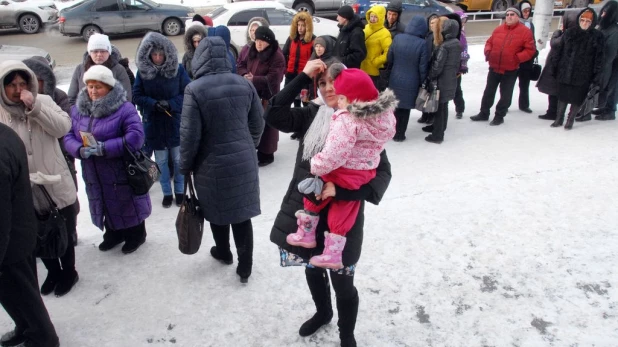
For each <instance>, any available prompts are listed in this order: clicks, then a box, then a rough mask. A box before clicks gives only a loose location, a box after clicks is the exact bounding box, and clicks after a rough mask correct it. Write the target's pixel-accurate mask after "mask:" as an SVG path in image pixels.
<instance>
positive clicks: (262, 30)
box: [255, 26, 279, 45]
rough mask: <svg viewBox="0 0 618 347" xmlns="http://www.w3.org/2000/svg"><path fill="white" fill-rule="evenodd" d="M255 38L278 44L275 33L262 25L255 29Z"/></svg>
mask: <svg viewBox="0 0 618 347" xmlns="http://www.w3.org/2000/svg"><path fill="white" fill-rule="evenodd" d="M255 39H256V40H262V41H266V42H268V43H269V44H270V45H278V44H279V42H277V38H276V37H275V33H273V31H272V30H270V29H269V28H267V27H264V26H261V27H259V28H257V29H256V30H255Z"/></svg>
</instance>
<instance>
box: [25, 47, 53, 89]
mask: <svg viewBox="0 0 618 347" xmlns="http://www.w3.org/2000/svg"><path fill="white" fill-rule="evenodd" d="M23 63H24V64H26V66H27V67H28V68H29V69H30V70H32V72H34V74H35V75H36V76H37V79H39V80H42V81H43V90H40V91H39V92H41V93H43V94H45V95H49V96H53V95H54V91H55V90H56V75H54V71H52V69H51V67H50V66H49V62H47V59H45V58H43V57H39V56H36V57H31V58H28V59H24V61H23Z"/></svg>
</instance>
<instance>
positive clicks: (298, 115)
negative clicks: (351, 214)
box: [265, 60, 391, 346]
mask: <svg viewBox="0 0 618 347" xmlns="http://www.w3.org/2000/svg"><path fill="white" fill-rule="evenodd" d="M323 67H325V64H324V63H322V62H321V61H319V60H311V61H309V62H307V65H306V66H305V69H304V70H303V72H302V73H300V74H299V75H298V76H297V77H296V78H294V79H293V80H292V81H291V82H290V83H288V84H287V85H286V86H285V87H284V88H283V90H281V91H280V92H279V93H277V94H276V95H275V96H274V97H273V98H271V99H270V101H269V105H268V107H267V109H266V114H265V119H266V122H267V123H268V124H269V125H270V126H272V127H273V128H275V129H278V130H279V131H283V132H287V133H290V132H298V133H300V135H301V137H300V138H301V141H300V144H299V147H298V152H297V154H296V163H295V166H294V173H293V176H292V180H291V181H290V185H289V187H288V190H287V192H286V194H285V196H284V197H283V201H282V203H281V210H280V211H279V213H278V214H277V217H276V219H275V224H274V226H273V228H272V231H271V232H270V240H271V241H272V242H273V243H275V244H277V246H279V249H280V252H281V265H282V266H290V265H301V264H307V263H308V260H309V258H311V256H313V255H318V254H322V252H323V250H324V231H326V230H327V229H328V226H327V222H326V221H327V220H328V208H327V209H324V210H322V212H321V213H320V221H319V223H318V226H317V229H316V241H317V247H316V248H303V247H297V246H290V245H289V244H288V243H287V241H286V237H287V235H288V234H291V233H294V232H296V228H297V225H296V221H297V219H296V217H295V215H294V214H295V213H296V211H298V210H301V209H302V208H303V195H302V194H301V193H300V192H299V191H298V188H297V186H298V183H299V182H300V181H302V180H303V179H305V178H307V177H308V176H310V172H309V171H310V170H309V161H308V160H303V154H305V157H307V155H308V153H305V152H306V151H307V152H312V150H313V151H315V149H316V148H318V150H319V143H320V139H322V140H323V139H325V138H326V137H325V135H326V134H327V133H328V125H329V123H328V121H327V120H328V119H330V117H331V116H332V114H333V107H337V96H336V94H335V91H334V88H333V78H332V76H329V75H328V74H327V73H325V72H324V73H319V72H318V71H320V70H321V69H322V68H323ZM312 78H315V79H316V80H317V81H318V82H317V84H318V87H319V91H320V94H321V95H322V97H321V98H318V99H315V100H313V101H312V102H310V103H309V105H308V106H306V107H295V108H292V107H291V105H292V102H293V101H294V98H295V97H296V95H298V93H300V90H301V89H303V88H304V87H305V86H306V85H307V84H308V83H311V81H312ZM324 132H325V133H326V134H325V133H324ZM320 135H322V136H320ZM311 144H313V146H311ZM316 144H317V146H316ZM390 180H391V166H390V163H389V161H388V157H387V156H386V151H382V154H381V155H380V164H379V165H378V167H377V169H376V177H375V178H374V179H373V180H371V181H370V182H369V183H368V184H365V185H364V186H361V188H360V189H359V190H347V189H343V188H340V187H336V186H335V187H334V188H333V193H334V195H333V198H334V199H342V200H360V202H361V205H360V210H359V213H358V216H357V218H356V222H355V223H354V226H353V227H352V229H351V230H350V232H349V233H348V234H347V236H346V237H347V242H346V245H345V248H344V251H343V259H342V260H343V265H344V266H345V267H344V268H343V269H341V270H337V271H335V270H331V271H330V281H332V284H333V289H334V290H335V296H336V299H337V311H338V314H339V321H338V322H337V325H338V326H339V338H340V339H341V346H356V340H355V338H354V328H355V326H356V317H357V315H358V302H359V298H358V291H357V290H356V287H355V286H354V272H355V269H356V263H357V262H358V260H359V258H360V254H361V248H362V245H363V223H364V219H365V213H364V210H365V201H367V202H370V203H372V204H376V205H377V204H378V203H379V202H380V200H382V197H383V196H384V193H385V192H386V189H387V188H388V185H389V183H390ZM323 192H324V191H323ZM305 276H306V279H307V284H308V286H309V291H310V292H311V297H312V298H313V301H314V303H315V306H316V309H317V312H316V313H315V315H314V316H313V317H312V318H311V319H309V320H308V321H306V322H305V323H304V324H303V325H302V326H301V327H300V330H299V334H300V335H301V336H309V335H312V334H314V333H315V332H316V331H317V330H318V329H319V328H320V327H321V326H323V325H326V324H328V323H329V322H330V320H331V319H332V317H333V307H332V304H331V293H330V285H329V282H330V281H329V276H328V274H327V272H326V270H325V269H322V268H315V267H309V266H308V267H307V268H306V269H305Z"/></svg>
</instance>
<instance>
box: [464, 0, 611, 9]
mask: <svg viewBox="0 0 618 347" xmlns="http://www.w3.org/2000/svg"><path fill="white" fill-rule="evenodd" d="M602 1H603V0H554V8H556V9H562V8H567V7H573V8H582V7H586V6H588V5H589V4H599V3H601V2H602ZM518 2H519V1H518V0H457V5H458V6H459V7H461V8H462V9H464V10H465V11H491V12H502V11H506V9H507V8H509V7H511V6H513V5H514V4H517V3H518ZM530 3H531V4H532V5H533V6H534V0H530Z"/></svg>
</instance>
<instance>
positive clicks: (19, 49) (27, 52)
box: [0, 45, 56, 70]
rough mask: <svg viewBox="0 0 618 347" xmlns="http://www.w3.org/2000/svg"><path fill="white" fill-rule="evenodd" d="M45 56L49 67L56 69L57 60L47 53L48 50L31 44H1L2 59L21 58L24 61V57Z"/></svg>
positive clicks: (0, 59)
mask: <svg viewBox="0 0 618 347" xmlns="http://www.w3.org/2000/svg"><path fill="white" fill-rule="evenodd" d="M36 56H39V57H43V58H45V59H46V60H47V61H48V62H49V67H51V68H52V70H53V69H54V66H56V61H55V60H54V59H53V58H52V57H51V55H49V53H47V51H46V50H44V49H42V48H38V47H30V46H9V45H0V61H5V60H19V61H22V60H24V59H28V58H32V57H36Z"/></svg>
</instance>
